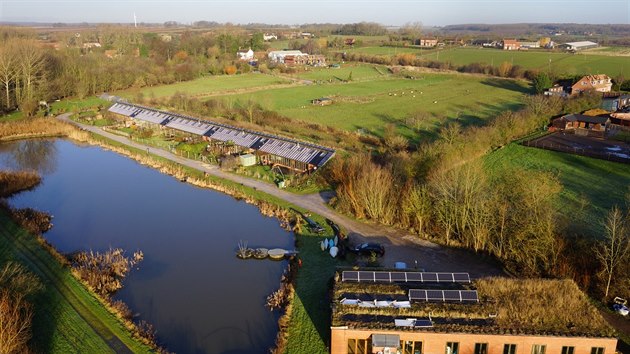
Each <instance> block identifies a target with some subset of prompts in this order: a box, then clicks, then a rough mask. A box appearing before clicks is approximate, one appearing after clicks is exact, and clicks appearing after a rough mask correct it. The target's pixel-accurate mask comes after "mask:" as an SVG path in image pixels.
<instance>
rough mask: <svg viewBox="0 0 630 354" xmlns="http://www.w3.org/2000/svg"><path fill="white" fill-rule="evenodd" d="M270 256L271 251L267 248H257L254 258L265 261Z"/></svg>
mask: <svg viewBox="0 0 630 354" xmlns="http://www.w3.org/2000/svg"><path fill="white" fill-rule="evenodd" d="M268 255H269V250H268V249H266V248H256V249H255V250H254V252H253V256H254V258H256V259H265V258H267V256H268Z"/></svg>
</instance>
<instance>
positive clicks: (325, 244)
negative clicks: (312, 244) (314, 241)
mask: <svg viewBox="0 0 630 354" xmlns="http://www.w3.org/2000/svg"><path fill="white" fill-rule="evenodd" d="M319 247H320V248H321V249H322V251H325V250H326V248H327V247H328V241H326V240H322V242H320V243H319Z"/></svg>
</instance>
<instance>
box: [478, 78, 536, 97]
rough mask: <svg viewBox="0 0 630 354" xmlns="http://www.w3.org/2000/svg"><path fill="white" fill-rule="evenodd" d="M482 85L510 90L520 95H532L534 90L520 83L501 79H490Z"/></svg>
mask: <svg viewBox="0 0 630 354" xmlns="http://www.w3.org/2000/svg"><path fill="white" fill-rule="evenodd" d="M481 83H482V84H484V85H487V86H492V87H496V88H500V89H504V90H510V91H515V92H520V93H532V92H533V89H532V88H531V87H528V86H523V85H521V84H519V82H518V81H515V80H508V79H499V78H489V79H485V80H483V81H481Z"/></svg>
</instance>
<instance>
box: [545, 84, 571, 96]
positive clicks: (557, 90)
mask: <svg viewBox="0 0 630 354" xmlns="http://www.w3.org/2000/svg"><path fill="white" fill-rule="evenodd" d="M544 95H545V96H557V97H562V98H566V97H569V94H568V93H567V90H566V87H565V86H563V85H560V84H554V85H553V86H552V87H550V88H549V89H547V90H546V91H545V92H544Z"/></svg>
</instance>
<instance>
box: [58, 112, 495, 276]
mask: <svg viewBox="0 0 630 354" xmlns="http://www.w3.org/2000/svg"><path fill="white" fill-rule="evenodd" d="M69 116H70V114H63V115H61V116H59V117H58V118H59V119H61V120H62V121H65V122H68V123H70V124H73V125H76V126H78V127H80V128H82V129H84V130H87V131H90V132H93V133H95V134H98V135H101V136H104V137H106V138H108V139H111V140H114V141H116V142H118V143H122V144H124V145H127V146H130V147H133V148H136V149H140V150H147V146H145V145H142V144H139V143H136V142H134V141H131V140H130V139H129V138H127V137H122V136H119V135H116V134H112V133H109V132H106V131H103V130H102V129H101V128H99V127H95V126H90V125H84V124H80V123H77V122H74V121H71V120H70V119H69V118H68V117H69ZM148 149H150V152H151V154H153V155H156V156H160V157H163V158H166V159H169V160H171V161H174V162H176V163H179V164H181V165H184V166H187V167H190V168H194V169H196V170H198V171H202V172H206V173H208V174H210V175H212V176H216V177H219V178H222V179H226V180H230V181H233V182H236V183H240V184H242V185H244V186H248V187H251V188H254V189H257V190H260V191H263V192H265V193H267V194H269V195H272V196H275V197H277V198H280V199H282V200H285V201H287V202H289V203H291V204H293V205H296V206H298V207H300V208H304V209H306V210H309V211H310V212H312V213H315V214H319V215H321V216H323V217H326V218H328V219H330V220H332V221H334V222H335V223H337V224H339V225H340V226H341V227H342V228H343V229H345V230H346V233H347V234H348V236H349V238H350V242H351V244H359V243H361V242H365V241H372V242H379V243H381V244H383V245H384V246H385V256H384V257H383V259H382V263H383V265H384V266H386V267H393V266H394V264H395V263H396V262H405V263H406V264H407V266H408V267H415V266H416V264H417V267H418V268H422V269H425V270H427V271H443V272H469V273H470V274H471V276H472V277H482V276H488V275H499V274H502V273H503V272H502V270H501V269H500V268H499V267H498V266H497V265H496V264H494V263H492V262H489V261H487V260H485V259H483V258H482V257H481V256H479V255H476V254H473V253H471V252H468V251H464V250H457V249H451V248H446V247H443V246H440V245H438V244H435V243H432V242H429V241H427V240H423V239H420V238H418V237H417V236H415V235H411V234H409V233H407V232H405V231H402V230H398V229H395V228H392V227H387V226H383V225H378V224H374V223H366V222H359V221H356V220H353V219H351V218H349V217H346V216H344V215H341V214H339V213H337V212H335V211H334V210H332V209H330V208H329V207H328V205H327V202H328V200H329V199H330V198H331V197H332V195H331V194H330V193H321V194H320V193H317V194H310V195H298V194H293V193H290V192H287V191H284V190H281V189H278V188H277V187H276V186H275V185H274V184H270V183H267V182H263V181H260V180H256V179H251V178H247V177H243V176H239V175H235V174H232V173H228V172H225V171H223V170H221V169H220V168H218V167H217V166H211V165H208V164H205V163H202V162H199V161H194V160H188V159H185V158H182V157H180V156H177V155H175V154H172V153H171V152H169V151H165V150H161V149H158V148H154V147H150V148H148Z"/></svg>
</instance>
